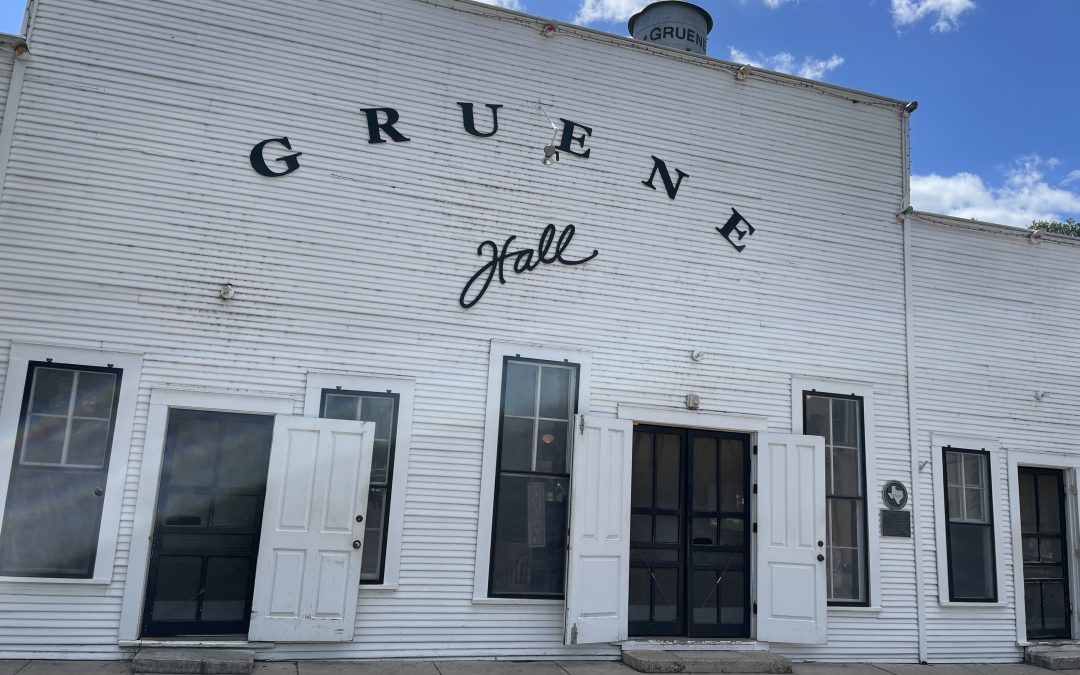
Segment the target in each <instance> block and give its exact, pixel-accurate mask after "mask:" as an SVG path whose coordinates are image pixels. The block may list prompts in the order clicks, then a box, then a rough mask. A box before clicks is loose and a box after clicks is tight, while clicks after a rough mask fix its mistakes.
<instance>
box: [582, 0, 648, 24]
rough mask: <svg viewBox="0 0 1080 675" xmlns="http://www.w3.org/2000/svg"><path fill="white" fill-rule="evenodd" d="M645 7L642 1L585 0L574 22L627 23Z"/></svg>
mask: <svg viewBox="0 0 1080 675" xmlns="http://www.w3.org/2000/svg"><path fill="white" fill-rule="evenodd" d="M644 6H645V3H644V2H641V0H585V1H584V2H582V3H581V7H580V8H578V11H577V14H575V15H574V18H573V19H572V21H573V22H574V23H592V22H593V21H626V20H627V19H629V18H630V17H631V16H633V15H634V14H636V13H637V12H638V11H640V10H641V8H642V7H644Z"/></svg>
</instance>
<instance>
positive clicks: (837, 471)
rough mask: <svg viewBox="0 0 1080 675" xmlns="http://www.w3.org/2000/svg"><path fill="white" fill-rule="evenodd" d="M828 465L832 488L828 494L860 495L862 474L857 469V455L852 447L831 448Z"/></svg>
mask: <svg viewBox="0 0 1080 675" xmlns="http://www.w3.org/2000/svg"><path fill="white" fill-rule="evenodd" d="M831 454H832V457H831V458H830V459H831V462H830V467H831V470H832V489H831V490H830V491H829V494H830V495H833V496H836V497H861V496H862V476H861V475H860V471H859V455H860V454H861V453H860V452H859V451H858V450H856V449H854V448H850V449H849V448H835V447H834V448H833V449H832V453H831Z"/></svg>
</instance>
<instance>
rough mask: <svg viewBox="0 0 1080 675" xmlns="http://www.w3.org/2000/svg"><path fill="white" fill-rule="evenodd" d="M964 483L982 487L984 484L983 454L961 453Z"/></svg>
mask: <svg viewBox="0 0 1080 675" xmlns="http://www.w3.org/2000/svg"><path fill="white" fill-rule="evenodd" d="M963 458H964V485H969V486H971V485H973V486H975V487H983V486H985V485H986V481H985V478H984V472H983V459H984V456H983V455H976V454H972V453H963Z"/></svg>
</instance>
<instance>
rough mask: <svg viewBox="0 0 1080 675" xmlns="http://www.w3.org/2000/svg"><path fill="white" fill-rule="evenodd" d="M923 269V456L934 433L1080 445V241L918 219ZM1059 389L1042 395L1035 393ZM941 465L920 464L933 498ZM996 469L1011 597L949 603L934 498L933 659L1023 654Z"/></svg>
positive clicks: (929, 519)
mask: <svg viewBox="0 0 1080 675" xmlns="http://www.w3.org/2000/svg"><path fill="white" fill-rule="evenodd" d="M913 235H914V236H913V242H914V246H913V259H914V267H913V276H914V279H915V283H914V288H913V290H914V303H915V307H914V308H915V317H916V318H915V328H916V340H915V346H916V364H917V372H916V377H917V392H918V422H919V434H918V436H917V438H916V439H915V441H916V448H917V449H918V452H919V459H920V461H929V460H930V459H931V455H930V452H931V439H930V434H931V433H935V432H936V433H940V434H948V435H952V436H975V437H985V438H993V439H997V440H998V441H1000V442H1001V444H1002V446H1003V447H1004V448H1006V449H1008V450H1013V451H1023V452H1044V453H1071V454H1076V453H1080V418H1077V416H1076V410H1077V409H1078V407H1080V362H1078V361H1077V359H1076V345H1077V344H1080V306H1078V305H1077V303H1076V301H1075V295H1074V294H1073V293H1072V292H1071V291H1070V290H1069V289H1075V288H1076V287H1077V285H1078V284H1080V247H1078V246H1077V245H1076V244H1075V243H1073V244H1069V243H1067V240H1058V241H1052V240H1050V239H1049V238H1048V240H1047V241H1044V242H1043V243H1042V244H1039V245H1032V244H1031V243H1029V241H1028V239H1027V237H1026V236H1023V234H1022V233H1018V232H1017V231H1016V230H1012V229H1011V228H1001V227H989V226H982V225H980V224H977V223H972V222H970V221H963V220H955V219H947V218H928V219H926V220H925V221H919V220H916V221H915V225H914V230H913ZM1037 391H1044V392H1050V396H1049V397H1048V398H1046V399H1045V400H1043V401H1036V400H1035V392H1037ZM930 466H931V465H930V464H927V469H926V470H925V471H924V472H923V473H922V474H921V475H920V484H919V489H920V491H921V494H922V495H923V499H924V503H925V502H926V501H928V500H930V498H931V496H932V495H933V490H935V489H937V490H940V489H941V487H940V486H941V476H935V475H933V474H932V472H931V470H930ZM1004 466H1005V465H1004V463H1002V470H1001V471H999V472H997V473H996V474H995V476H994V479H995V480H996V482H997V488H998V492H997V497H998V499H997V500H996V502H995V503H994V505H993V508H994V513H995V516H997V517H998V518H999V519H1000V518H1002V516H1005V517H1004V518H1003V519H1002V521H1001V522H1002V523H1003V526H1002V532H1003V534H1004V536H1005V541H1004V542H1003V543H1004V546H1002V547H1001V549H1000V550H1001V551H1002V552H1003V553H1004V555H1005V561H1004V563H1005V564H1004V568H1005V574H1006V576H1005V578H1003V579H999V580H998V593H999V600H1000V601H1001V603H1002V605H1003V606H1001V607H994V608H975V609H970V608H960V607H950V606H942V605H941V604H940V602H939V600H938V584H939V583H945V584H947V583H948V580H947V579H943V580H942V579H938V578H937V577H938V567H937V564H938V563H937V556H938V555H944V554H945V552H944V551H937V550H935V549H936V544H935V539H934V531H935V526H936V523H935V519H934V514H933V511H932V510H931V509H924V510H923V511H922V512H921V518H920V520H919V523H918V526H919V527H920V528H921V531H922V532H923V533H924V537H923V540H922V542H923V549H924V551H923V567H924V578H925V579H926V588H925V591H924V594H923V601H924V602H925V604H926V608H927V612H926V618H927V638H928V647H929V655H930V658H931V660H932V661H971V660H975V659H978V660H1001V661H1015V660H1017V659H1019V658H1020V656H1021V654H1022V650H1021V648H1020V647H1018V646H1017V632H1016V616H1015V612H1017V611H1019V612H1023V611H1024V609H1023V607H1020V608H1017V603H1016V594H1015V588H1014V579H1015V580H1016V581H1019V579H1020V578H1021V577H1015V578H1014V576H1013V575H1014V574H1018V575H1021V576H1022V566H1021V564H1020V563H1019V562H1018V561H1015V560H1013V559H1012V553H1013V548H1012V547H1013V533H1012V532H1011V524H1012V523H1011V521H1010V519H1009V518H1008V517H1007V515H1008V514H1009V513H1010V512H1011V510H1012V507H1011V505H1010V504H1009V491H1008V488H1009V483H1008V476H1007V474H1006V472H1005V470H1004Z"/></svg>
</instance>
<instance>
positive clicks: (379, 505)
mask: <svg viewBox="0 0 1080 675" xmlns="http://www.w3.org/2000/svg"><path fill="white" fill-rule="evenodd" d="M399 404H400V396H399V395H398V394H395V393H390V392H385V391H384V392H377V391H346V390H341V389H323V390H322V397H321V402H320V405H319V416H320V417H329V418H332V419H338V420H359V421H361V422H374V423H375V442H374V448H373V451H372V452H373V455H372V458H371V482H370V488H369V489H368V507H367V520H366V524H365V526H364V553H363V557H362V559H361V563H360V583H362V584H381V583H383V577H384V571H385V569H384V568H385V561H386V540H387V536H386V535H387V530H388V528H389V525H390V491H391V488H392V487H393V485H392V483H393V476H394V450H395V445H396V441H397V426H398V409H399V407H400V405H399Z"/></svg>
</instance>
